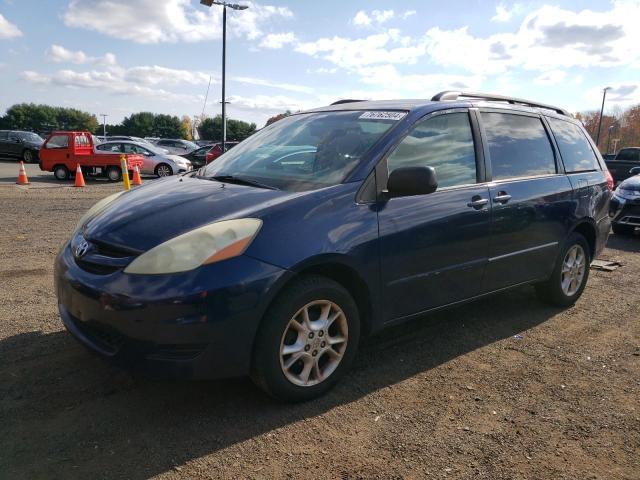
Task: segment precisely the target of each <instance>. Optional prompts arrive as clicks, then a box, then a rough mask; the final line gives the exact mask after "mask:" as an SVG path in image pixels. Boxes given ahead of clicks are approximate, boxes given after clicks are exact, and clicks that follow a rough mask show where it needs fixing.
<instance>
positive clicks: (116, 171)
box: [107, 167, 122, 182]
mask: <svg viewBox="0 0 640 480" xmlns="http://www.w3.org/2000/svg"><path fill="white" fill-rule="evenodd" d="M107 178H108V179H109V181H110V182H119V181H120V180H122V170H120V167H108V168H107Z"/></svg>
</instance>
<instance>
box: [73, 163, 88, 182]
mask: <svg viewBox="0 0 640 480" xmlns="http://www.w3.org/2000/svg"><path fill="white" fill-rule="evenodd" d="M73 186H74V187H84V186H85V184H84V177H83V176H82V169H81V168H80V164H79V163H78V166H77V167H76V183H74V184H73Z"/></svg>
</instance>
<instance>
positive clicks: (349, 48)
mask: <svg viewBox="0 0 640 480" xmlns="http://www.w3.org/2000/svg"><path fill="white" fill-rule="evenodd" d="M296 51H298V52H300V53H304V54H306V55H311V56H313V57H319V58H323V59H325V60H328V61H330V62H331V63H334V64H336V65H338V66H340V67H344V68H357V67H360V66H364V65H374V64H382V63H405V64H413V63H416V61H417V60H418V58H420V57H421V56H423V55H424V54H425V53H426V45H425V44H424V42H412V41H411V39H410V38H408V37H402V36H401V35H400V31H399V30H397V29H389V30H387V31H386V32H384V33H379V34H375V35H369V36H368V37H365V38H358V39H351V38H345V37H338V36H335V37H333V38H320V39H319V40H316V41H315V42H304V43H299V44H298V45H297V46H296Z"/></svg>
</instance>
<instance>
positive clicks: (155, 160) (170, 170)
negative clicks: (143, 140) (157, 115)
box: [95, 140, 193, 177]
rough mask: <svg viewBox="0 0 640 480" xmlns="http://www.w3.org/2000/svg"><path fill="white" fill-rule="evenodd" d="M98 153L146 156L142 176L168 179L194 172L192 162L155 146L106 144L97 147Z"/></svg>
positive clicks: (119, 143) (129, 143)
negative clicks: (171, 176)
mask: <svg viewBox="0 0 640 480" xmlns="http://www.w3.org/2000/svg"><path fill="white" fill-rule="evenodd" d="M95 152H96V153H137V154H139V155H142V156H144V165H143V167H142V171H141V172H140V173H142V174H148V175H156V176H158V177H167V176H169V175H175V174H177V173H184V172H189V171H191V170H193V166H192V165H191V162H190V161H189V160H187V159H186V158H182V157H180V156H179V155H171V154H167V153H164V152H162V151H161V150H160V149H158V148H157V147H155V146H147V145H146V144H145V145H141V144H139V143H136V142H132V141H126V140H122V141H117V142H105V143H101V144H99V145H96V147H95Z"/></svg>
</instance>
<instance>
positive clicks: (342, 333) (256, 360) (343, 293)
mask: <svg viewBox="0 0 640 480" xmlns="http://www.w3.org/2000/svg"><path fill="white" fill-rule="evenodd" d="M359 340H360V317H359V314H358V307H357V305H356V303H355V301H354V300H353V298H352V297H351V295H350V294H349V292H348V291H347V290H346V289H345V288H344V287H343V286H342V285H340V284H339V283H337V282H335V281H333V280H331V279H329V278H325V277H321V276H317V275H308V276H303V277H300V278H299V279H297V280H294V282H293V283H291V284H290V285H289V286H287V287H286V288H285V290H284V291H283V292H282V293H281V294H280V295H279V296H278V298H277V299H276V300H275V301H274V302H273V304H272V305H271V307H270V308H269V309H268V311H267V313H266V314H265V316H264V318H263V319H262V323H261V325H260V328H259V329H258V333H257V335H256V342H255V348H254V355H253V362H252V372H251V378H252V379H253V381H254V382H255V383H256V384H257V385H258V386H259V387H261V388H262V389H263V390H264V391H265V392H267V393H268V394H269V395H271V396H272V397H274V398H276V399H279V400H284V401H289V402H301V401H305V400H311V399H313V398H316V397H318V396H320V395H322V394H324V393H325V392H327V391H328V390H329V389H330V388H332V387H333V386H334V385H335V384H336V383H337V382H338V381H339V380H340V379H341V378H342V377H343V376H344V374H345V372H346V371H347V370H348V368H349V366H350V365H351V363H352V362H353V359H354V357H355V354H356V351H357V349H358V342H359Z"/></svg>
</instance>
